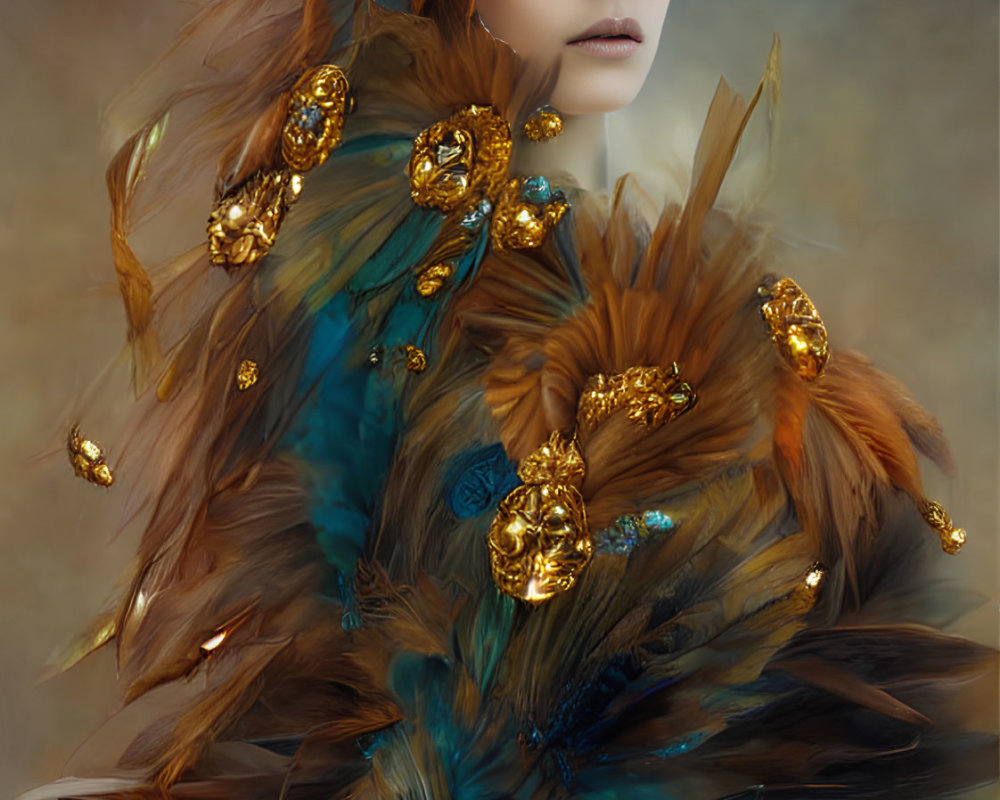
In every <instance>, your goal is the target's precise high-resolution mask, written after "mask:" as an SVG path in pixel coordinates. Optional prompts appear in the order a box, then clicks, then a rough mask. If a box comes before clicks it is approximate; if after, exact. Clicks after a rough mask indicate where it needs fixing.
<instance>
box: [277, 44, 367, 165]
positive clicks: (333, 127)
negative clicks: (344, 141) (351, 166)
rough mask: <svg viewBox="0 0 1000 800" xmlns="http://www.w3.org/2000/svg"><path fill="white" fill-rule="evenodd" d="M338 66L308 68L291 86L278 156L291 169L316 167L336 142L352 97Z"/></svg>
mask: <svg viewBox="0 0 1000 800" xmlns="http://www.w3.org/2000/svg"><path fill="white" fill-rule="evenodd" d="M348 92H349V89H348V85H347V78H346V76H345V75H344V72H343V70H341V69H340V67H337V66H334V65H333V64H324V65H323V66H321V67H316V68H315V69H311V70H309V72H307V73H305V74H304V75H303V76H302V77H301V78H299V79H298V81H296V83H295V85H294V86H293V87H292V96H291V98H290V100H289V103H288V116H287V117H286V118H285V127H284V128H282V130H281V155H282V157H283V158H284V159H285V163H286V164H288V166H289V167H291V168H292V169H294V170H298V171H299V172H305V171H307V170H310V169H312V168H313V167H318V166H319V165H320V164H322V163H323V162H324V161H326V159H327V156H329V155H330V152H331V151H332V150H333V148H335V147H336V146H337V145H338V144H340V135H341V133H342V132H343V130H344V115H345V114H346V113H347V111H348V110H349V104H350V103H352V102H353V100H352V99H351V98H350V97H349V94H348Z"/></svg>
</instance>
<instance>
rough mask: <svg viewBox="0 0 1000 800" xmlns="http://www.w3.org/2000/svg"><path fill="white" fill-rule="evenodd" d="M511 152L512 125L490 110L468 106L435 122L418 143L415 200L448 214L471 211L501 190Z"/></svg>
mask: <svg viewBox="0 0 1000 800" xmlns="http://www.w3.org/2000/svg"><path fill="white" fill-rule="evenodd" d="M510 151H511V136H510V126H509V125H508V124H507V121H506V120H505V119H504V118H503V117H502V116H500V115H499V114H498V113H497V112H496V111H495V110H494V109H492V108H490V107H489V106H479V105H470V106H466V107H465V108H463V109H462V110H461V111H458V112H457V113H455V114H452V115H451V116H450V117H449V118H448V119H446V120H443V121H441V122H435V123H434V124H433V125H431V126H430V127H429V128H427V129H425V130H424V131H422V132H421V133H420V134H419V135H418V136H417V138H416V139H414V141H413V150H412V152H411V154H410V163H409V166H408V168H407V172H408V174H409V176H410V195H411V196H412V197H413V202H415V203H416V204H417V205H419V206H425V207H429V208H437V209H439V210H440V211H444V212H446V213H447V212H451V211H455V210H457V209H460V210H463V211H468V210H471V209H472V208H474V207H475V206H477V205H478V204H479V202H480V199H481V198H482V197H483V196H486V197H495V196H496V194H497V193H498V192H499V190H500V186H501V185H502V183H503V180H504V178H505V176H506V175H507V167H508V165H509V163H510Z"/></svg>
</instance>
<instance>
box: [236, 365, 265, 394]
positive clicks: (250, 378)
mask: <svg viewBox="0 0 1000 800" xmlns="http://www.w3.org/2000/svg"><path fill="white" fill-rule="evenodd" d="M259 377H260V370H259V369H258V368H257V362H256V361H251V360H250V359H249V358H245V359H243V361H241V362H240V366H239V368H238V369H237V370H236V388H237V389H239V390H240V391H241V392H245V391H246V390H247V389H249V388H250V387H251V386H253V385H254V384H255V383H257V379H258V378H259Z"/></svg>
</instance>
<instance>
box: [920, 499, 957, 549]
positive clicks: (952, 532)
mask: <svg viewBox="0 0 1000 800" xmlns="http://www.w3.org/2000/svg"><path fill="white" fill-rule="evenodd" d="M920 514H921V515H922V516H923V518H924V520H926V522H927V524H928V525H930V526H931V527H932V528H933V529H934V530H935V531H936V532H937V535H938V536H939V537H940V539H941V549H942V550H944V551H945V552H946V553H948V555H952V556H953V555H955V554H956V553H958V551H959V550H961V549H962V546H963V545H964V544H965V540H966V538H968V537H967V534H966V533H965V531H964V530H963V529H962V528H956V527H955V526H954V525H953V524H952V522H951V517H949V516H948V512H947V511H945V510H944V507H943V506H942V505H941V504H940V503H937V502H935V501H934V500H927V499H925V500H924V501H923V502H922V503H921V504H920Z"/></svg>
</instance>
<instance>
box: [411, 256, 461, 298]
mask: <svg viewBox="0 0 1000 800" xmlns="http://www.w3.org/2000/svg"><path fill="white" fill-rule="evenodd" d="M454 272H455V268H454V267H452V266H451V264H443V263H442V264H431V265H430V266H429V267H426V268H425V269H423V270H421V271H420V274H419V275H418V276H417V293H418V294H420V296H421V297H431V296H432V295H435V294H437V292H438V290H439V289H440V288H441V287H442V286H444V282H445V281H446V280H447V279H448V278H450V277H451V276H452V274H453V273H454Z"/></svg>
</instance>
